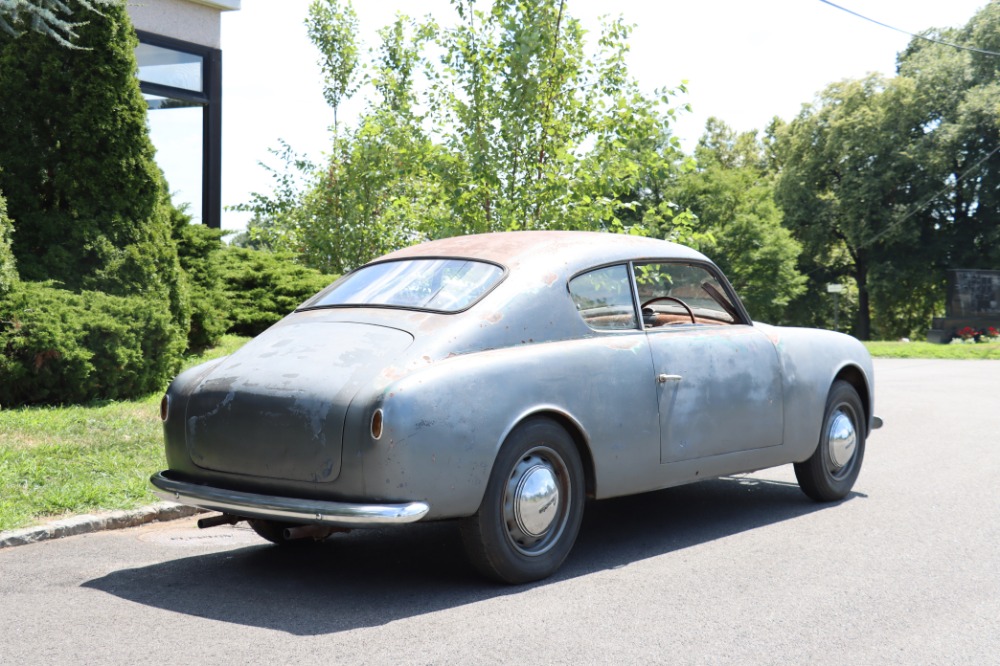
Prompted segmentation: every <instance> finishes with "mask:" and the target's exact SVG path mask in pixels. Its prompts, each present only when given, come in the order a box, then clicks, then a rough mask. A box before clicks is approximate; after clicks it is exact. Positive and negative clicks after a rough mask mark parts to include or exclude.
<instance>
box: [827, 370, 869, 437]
mask: <svg viewBox="0 0 1000 666" xmlns="http://www.w3.org/2000/svg"><path fill="white" fill-rule="evenodd" d="M838 380H840V381H845V382H847V383H848V384H850V385H851V386H853V387H854V390H855V391H857V393H858V397H859V398H861V406H862V408H863V409H864V410H865V426H866V428H867V429H868V433H866V434H871V422H872V401H871V390H870V389H869V386H868V379H867V378H866V377H865V373H864V372H862V370H861V368H859V367H858V366H856V365H845V366H844V367H843V368H841V369H840V370H839V371H838V372H837V375H836V377H834V378H833V381H835V382H836V381H838ZM831 386H832V384H831Z"/></svg>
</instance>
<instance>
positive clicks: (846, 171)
mask: <svg viewBox="0 0 1000 666" xmlns="http://www.w3.org/2000/svg"><path fill="white" fill-rule="evenodd" d="M928 35H930V36H932V37H935V38H936V39H939V40H943V41H947V42H951V43H953V44H958V45H962V46H968V47H972V48H978V49H981V50H992V51H996V50H997V47H998V46H1000V37H998V35H1000V4H998V3H989V4H988V5H987V6H986V7H984V8H983V9H982V10H980V11H979V12H978V13H977V14H976V15H975V16H973V17H972V19H970V21H969V22H968V23H967V24H966V26H964V27H963V28H960V29H953V30H940V31H929V32H928ZM998 81H1000V58H997V57H996V56H990V55H988V54H985V53H976V52H971V51H966V50H961V49H956V48H954V47H953V46H949V45H946V44H935V43H931V42H928V41H927V40H923V39H914V40H913V41H912V42H911V43H910V46H909V47H908V48H907V49H906V50H905V51H904V52H903V53H902V54H900V57H899V72H898V74H897V76H895V77H893V78H884V77H878V76H869V77H867V78H865V79H862V80H857V81H844V82H840V83H835V84H832V85H831V86H829V87H827V88H826V90H824V91H823V92H822V93H821V94H820V96H819V97H818V98H817V100H816V103H815V104H813V105H810V106H808V107H806V108H805V109H804V110H803V112H802V113H801V114H800V115H799V117H798V118H796V119H795V120H794V121H792V122H791V123H790V124H789V126H788V127H787V129H786V130H785V131H784V132H783V133H781V141H780V142H779V147H780V150H779V153H780V154H781V158H782V160H783V167H784V170H783V172H782V175H781V178H780V182H779V186H778V190H777V194H778V201H779V203H780V205H781V207H782V209H783V210H784V213H785V223H786V225H787V226H788V227H789V228H790V229H791V230H792V231H793V233H794V234H795V235H796V238H798V239H799V240H800V241H801V242H802V243H803V245H804V247H805V252H804V253H803V260H802V262H801V268H802V270H803V271H804V272H805V273H806V274H807V275H809V278H810V288H809V290H808V292H807V294H806V295H805V296H804V297H803V298H801V299H799V300H798V301H797V302H796V303H795V304H794V310H795V312H794V313H793V316H794V317H795V318H796V319H798V320H799V321H800V322H801V323H807V324H813V325H817V324H819V325H822V324H828V323H829V321H830V317H829V315H830V312H829V303H828V298H827V297H826V296H825V294H824V293H823V291H824V286H825V284H826V283H828V282H842V283H843V282H846V283H848V286H849V287H850V289H849V292H848V293H849V297H848V299H847V305H848V307H849V309H850V310H851V311H852V314H853V315H854V316H855V317H856V323H855V324H854V327H853V330H854V332H855V333H856V334H857V335H858V336H859V337H862V338H868V337H870V336H872V335H874V336H876V337H884V338H888V337H898V336H901V335H911V334H914V333H920V332H922V330H926V328H927V326H928V325H929V323H930V319H931V317H932V316H933V315H935V314H942V310H943V303H944V288H943V287H944V282H945V270H946V269H947V268H997V267H1000V225H998V224H997V219H1000V102H998V100H1000V83H998Z"/></svg>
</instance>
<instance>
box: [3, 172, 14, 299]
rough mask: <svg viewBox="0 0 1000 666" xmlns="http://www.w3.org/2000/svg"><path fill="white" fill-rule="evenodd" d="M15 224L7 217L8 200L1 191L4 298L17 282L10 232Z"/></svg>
mask: <svg viewBox="0 0 1000 666" xmlns="http://www.w3.org/2000/svg"><path fill="white" fill-rule="evenodd" d="M12 230H13V225H12V224H11V222H10V218H8V217H7V201H6V200H5V199H4V198H3V192H0V298H3V297H4V295H6V294H7V293H8V292H9V291H10V290H11V289H12V288H13V287H14V284H15V283H16V282H17V268H16V267H15V262H14V253H13V252H12V251H11V249H10V234H11V231H12Z"/></svg>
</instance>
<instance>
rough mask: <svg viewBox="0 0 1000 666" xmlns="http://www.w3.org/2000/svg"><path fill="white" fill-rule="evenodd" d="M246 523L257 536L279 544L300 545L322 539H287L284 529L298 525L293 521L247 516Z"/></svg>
mask: <svg viewBox="0 0 1000 666" xmlns="http://www.w3.org/2000/svg"><path fill="white" fill-rule="evenodd" d="M247 523H249V524H250V528H251V529H252V530H253V531H254V532H256V533H257V535H258V536H260V537H262V538H264V539H267V540H268V541H270V542H271V543H276V544H278V545H279V546H293V545H294V546H300V545H302V544H306V543H316V542H317V541H322V539H289V538H288V537H286V536H285V530H286V529H288V528H289V527H299V525H297V524H295V523H283V522H280V521H277V520H263V519H261V518H248V519H247Z"/></svg>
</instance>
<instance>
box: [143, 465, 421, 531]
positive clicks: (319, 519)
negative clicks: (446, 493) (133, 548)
mask: <svg viewBox="0 0 1000 666" xmlns="http://www.w3.org/2000/svg"><path fill="white" fill-rule="evenodd" d="M149 482H150V483H151V484H152V485H153V492H154V493H156V495H158V496H159V497H162V498H163V499H165V500H168V501H171V502H179V503H180V504H187V505H190V506H196V507H198V508H201V509H208V510H209V511H221V512H223V513H228V514H232V515H235V516H240V517H243V518H264V519H267V520H280V521H284V522H288V523H305V524H309V525H332V526H335V527H383V526H385V525H402V524H404V523H413V522H416V521H418V520H420V519H421V518H423V517H424V516H426V515H427V512H428V511H429V510H430V506H429V505H428V504H427V503H425V502H408V503H406V504H354V503H348V502H328V501H323V500H307V499H298V498H293V497H275V496H273V495H260V494H257V493H245V492H239V491H235V490H225V489H222V488H214V487H212V486H203V485H199V484H197V483H188V482H186V481H178V480H177V479H172V478H170V477H168V476H166V475H165V474H164V472H157V473H156V474H154V475H153V476H151V477H150V478H149Z"/></svg>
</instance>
